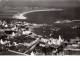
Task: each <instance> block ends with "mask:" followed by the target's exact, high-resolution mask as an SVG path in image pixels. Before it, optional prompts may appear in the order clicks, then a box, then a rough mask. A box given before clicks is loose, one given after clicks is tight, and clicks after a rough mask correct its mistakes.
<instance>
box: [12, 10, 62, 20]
mask: <svg viewBox="0 0 80 61" xmlns="http://www.w3.org/2000/svg"><path fill="white" fill-rule="evenodd" d="M62 10H63V9H44V10H32V11H28V12H23V13H19V14H16V15H14V16H13V17H12V18H16V19H27V17H25V16H24V15H25V14H28V13H33V12H40V11H62Z"/></svg>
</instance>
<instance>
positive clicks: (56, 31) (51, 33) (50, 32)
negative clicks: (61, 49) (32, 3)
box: [24, 9, 80, 39]
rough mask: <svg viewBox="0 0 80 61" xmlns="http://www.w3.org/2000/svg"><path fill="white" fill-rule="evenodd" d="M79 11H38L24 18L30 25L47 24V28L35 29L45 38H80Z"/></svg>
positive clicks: (35, 31) (34, 30)
mask: <svg viewBox="0 0 80 61" xmlns="http://www.w3.org/2000/svg"><path fill="white" fill-rule="evenodd" d="M77 11H78V9H74V10H70V9H64V10H61V11H38V12H32V13H27V14H25V15H24V16H25V17H27V19H26V21H28V22H29V23H36V24H47V26H42V27H39V28H34V29H33V32H34V33H36V34H38V35H42V36H43V37H45V38H50V37H53V38H58V36H59V35H61V36H62V37H63V38H65V39H71V38H76V37H80V20H79V19H80V14H79V11H78V12H77ZM74 20H78V21H74ZM49 25H52V26H49Z"/></svg>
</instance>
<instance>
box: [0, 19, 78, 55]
mask: <svg viewBox="0 0 80 61" xmlns="http://www.w3.org/2000/svg"><path fill="white" fill-rule="evenodd" d="M41 26H45V25H42V24H40V25H37V24H31V23H28V22H26V21H15V20H14V21H11V22H10V23H7V21H1V20H0V55H5V54H6V55H7V54H8V55H9V54H10V55H12V54H13V55H15V54H17V55H67V53H66V51H68V53H69V54H73V53H71V51H80V38H79V37H76V38H75V39H70V40H69V41H68V40H65V39H64V38H62V36H60V35H59V37H58V38H52V37H51V38H44V37H43V36H41V35H37V34H36V33H34V32H33V28H36V27H41ZM46 26H47V25H46ZM7 52H8V53H7Z"/></svg>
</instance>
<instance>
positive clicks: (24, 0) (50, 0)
mask: <svg viewBox="0 0 80 61" xmlns="http://www.w3.org/2000/svg"><path fill="white" fill-rule="evenodd" d="M0 1H1V0H0ZM12 1H80V0H12Z"/></svg>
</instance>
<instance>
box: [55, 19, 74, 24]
mask: <svg viewBox="0 0 80 61" xmlns="http://www.w3.org/2000/svg"><path fill="white" fill-rule="evenodd" d="M71 22H73V21H71V20H63V21H61V20H59V21H56V22H54V23H71Z"/></svg>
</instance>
